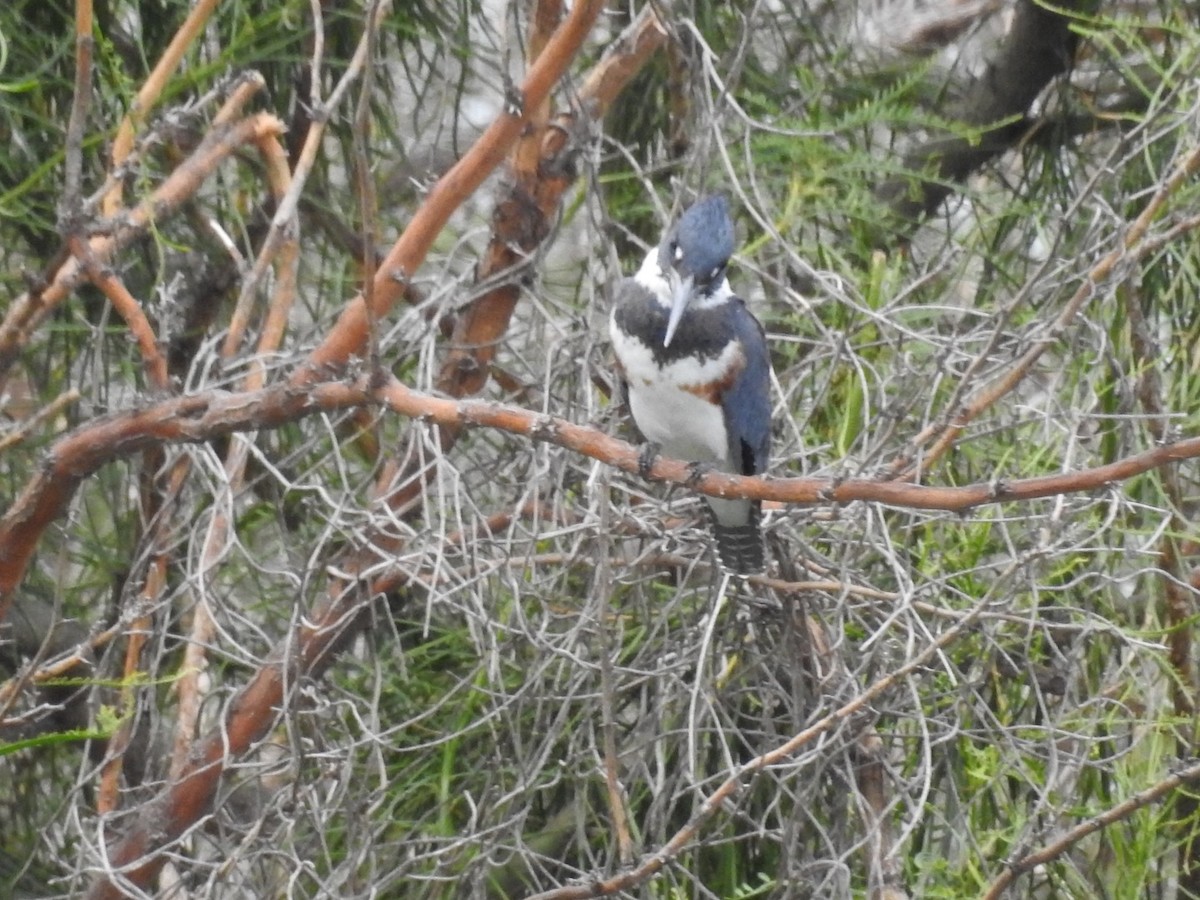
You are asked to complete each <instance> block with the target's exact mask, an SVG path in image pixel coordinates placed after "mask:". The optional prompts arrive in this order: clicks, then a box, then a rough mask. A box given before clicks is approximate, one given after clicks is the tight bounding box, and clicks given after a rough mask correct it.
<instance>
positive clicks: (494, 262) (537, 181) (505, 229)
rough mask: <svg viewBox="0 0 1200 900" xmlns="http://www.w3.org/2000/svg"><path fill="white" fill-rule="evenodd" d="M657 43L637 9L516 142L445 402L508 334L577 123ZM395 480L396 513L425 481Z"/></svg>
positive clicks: (477, 381) (458, 333)
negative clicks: (569, 98)
mask: <svg viewBox="0 0 1200 900" xmlns="http://www.w3.org/2000/svg"><path fill="white" fill-rule="evenodd" d="M543 24H544V23H543ZM535 30H536V29H535ZM665 39H666V32H665V30H664V29H663V27H662V25H661V23H660V22H659V21H658V18H657V17H656V15H655V13H654V10H653V8H652V7H649V6H647V7H645V8H644V9H643V10H642V13H641V14H640V15H639V16H638V18H637V19H636V20H635V21H634V22H633V23H631V24H630V26H629V27H628V28H626V29H625V31H624V32H622V34H621V35H620V37H618V38H617V40H616V41H614V42H613V44H612V45H611V46H609V47H608V49H607V50H606V51H605V53H604V55H603V56H602V57H601V59H600V61H599V62H598V63H597V64H596V65H595V66H594V67H593V68H592V70H591V71H590V72H589V73H588V75H587V76H586V78H585V79H584V82H583V86H582V88H581V89H580V92H579V96H578V98H577V110H576V111H573V112H569V113H562V114H560V115H558V116H557V117H555V119H554V121H553V122H552V123H547V122H545V121H542V122H541V124H540V126H539V127H536V128H531V130H530V131H529V132H528V134H527V135H526V136H525V137H523V138H522V140H521V141H520V142H519V143H518V144H517V146H516V149H515V150H514V154H513V163H512V170H513V172H512V175H513V184H512V187H511V188H510V190H509V191H508V192H507V194H506V196H505V197H504V198H503V199H502V200H501V201H500V202H499V203H498V204H497V205H496V209H495V211H494V213H493V215H492V239H491V241H490V242H489V244H488V247H487V250H486V251H485V253H484V257H483V260H482V261H481V262H480V265H479V269H478V279H477V280H479V281H485V280H491V279H498V277H500V279H499V284H497V285H496V287H494V288H492V289H491V290H489V291H487V292H486V293H484V294H482V295H481V296H479V297H477V298H476V299H475V300H474V301H473V302H472V303H471V305H470V306H469V307H467V308H466V309H465V310H464V311H463V312H462V314H461V315H459V316H458V319H457V320H456V322H455V327H454V332H453V335H452V337H451V342H450V351H449V352H448V353H447V354H446V357H445V359H444V360H443V362H442V366H441V369H440V371H439V374H438V379H437V387H438V390H440V391H442V392H443V393H446V394H448V395H450V396H451V397H466V396H471V395H473V394H477V393H479V392H480V391H482V390H483V388H484V386H485V385H486V384H487V380H488V376H489V373H490V372H491V370H492V362H493V360H494V358H495V355H496V350H497V348H498V346H499V344H500V341H501V340H502V339H503V337H504V335H505V334H506V333H507V332H508V327H509V323H510V322H511V321H512V316H513V313H514V311H515V310H516V306H517V300H518V298H519V294H520V288H519V286H518V284H517V283H516V276H515V274H513V273H514V272H515V271H516V268H517V267H518V266H520V265H521V264H522V263H523V262H524V261H525V260H526V259H528V257H529V255H530V254H532V253H533V252H534V251H535V250H536V249H537V247H538V246H539V245H540V244H541V242H542V241H543V240H544V239H545V237H546V236H547V235H548V234H549V232H550V223H551V222H553V221H554V218H555V217H556V215H557V210H558V207H559V204H560V203H561V202H562V195H563V193H564V192H565V191H566V190H567V188H568V187H570V185H571V184H572V183H573V181H574V174H573V169H574V166H573V161H572V157H573V155H574V150H573V148H572V147H570V145H569V142H570V140H571V136H572V135H573V134H575V133H577V132H578V131H579V129H580V128H581V127H582V126H583V124H584V123H585V122H587V121H598V120H599V119H600V118H602V117H603V116H604V114H605V113H606V112H607V111H608V109H609V108H610V107H611V105H612V102H613V100H615V99H616V97H617V95H618V94H619V93H620V92H621V89H622V88H623V87H624V86H625V85H626V84H628V82H629V79H630V78H632V77H633V75H634V74H636V73H637V72H638V71H639V70H640V69H641V68H642V66H644V65H645V64H646V61H647V60H648V59H649V58H650V57H651V56H652V55H653V54H654V53H655V51H657V50H658V48H659V47H661V46H662V44H663V42H664V41H665ZM505 272H509V273H510V277H509V278H507V279H503V278H502V275H503V273H505ZM457 436H458V432H457V430H456V429H454V428H446V429H443V430H442V433H441V435H440V440H441V443H442V448H443V450H446V449H449V448H450V447H451V446H453V444H454V441H455V440H456V439H457ZM385 475H386V476H387V477H386V480H384V479H381V491H382V490H384V489H385V487H386V484H389V483H391V482H392V480H393V473H392V472H391V471H390V470H389V471H387V472H385ZM396 480H398V481H399V487H397V488H395V489H393V490H392V491H391V492H390V493H389V494H388V496H387V503H388V504H389V505H390V506H391V507H392V509H393V510H395V511H396V512H397V513H401V512H403V511H404V510H405V509H407V508H408V506H409V505H410V504H412V503H414V502H415V501H416V499H417V498H418V497H419V496H420V495H421V491H422V490H424V485H425V482H424V478H423V477H422V474H421V473H419V472H413V471H409V472H406V473H404V475H403V476H402V477H400V478H399V479H396Z"/></svg>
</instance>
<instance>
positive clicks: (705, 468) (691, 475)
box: [684, 462, 713, 488]
mask: <svg viewBox="0 0 1200 900" xmlns="http://www.w3.org/2000/svg"><path fill="white" fill-rule="evenodd" d="M711 471H713V467H712V464H711V463H706V462H690V463H688V477H687V481H685V482H684V484H686V485H687V486H688V487H690V488H694V487H695V486H696V485H698V484H699V483H700V479H701V478H703V477H704V476H705V475H707V474H708V473H709V472H711Z"/></svg>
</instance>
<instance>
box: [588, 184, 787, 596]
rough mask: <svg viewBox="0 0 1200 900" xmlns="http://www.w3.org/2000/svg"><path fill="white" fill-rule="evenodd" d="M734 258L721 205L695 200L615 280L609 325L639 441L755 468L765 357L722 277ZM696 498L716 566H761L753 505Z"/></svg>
mask: <svg viewBox="0 0 1200 900" xmlns="http://www.w3.org/2000/svg"><path fill="white" fill-rule="evenodd" d="M732 254H733V221H732V219H730V216H729V204H728V202H727V201H726V199H725V198H724V197H723V196H721V195H712V196H709V197H705V198H703V199H701V200H698V201H697V202H696V203H695V204H694V205H693V206H692V207H690V208H689V209H688V210H687V211H686V212H685V213H684V214H683V215H682V216H681V217H680V219H679V221H678V222H677V223H676V224H675V226H674V227H673V228H671V229H670V230H668V231H667V233H666V234H665V235H664V236H663V239H662V243H661V244H659V245H658V246H657V247H656V248H654V249H653V250H651V251H650V253H649V254H647V256H646V259H645V262H643V263H642V267H641V268H640V269H639V270H638V272H637V274H636V275H634V276H633V277H632V278H623V279H622V280H621V281H620V282H619V284H618V285H617V289H616V298H615V302H614V304H613V310H612V316H611V317H610V319H609V325H608V327H609V334H610V336H611V337H612V345H613V351H614V353H615V354H616V358H617V368H618V371H619V374H620V377H621V381H622V388H623V393H624V394H625V396H626V398H627V399H628V403H629V410H630V412H631V413H632V414H633V420H634V422H635V423H636V424H637V427H638V429H639V430H640V431H641V433H642V435H643V437H645V439H646V440H647V441H649V442H650V443H651V444H657V445H658V446H659V447H661V448H662V450H663V451H664V452H665V453H666V454H667V455H668V456H673V457H676V458H677V459H686V460H692V461H694V462H697V463H708V464H712V465H713V466H714V467H716V468H718V469H720V470H722V471H725V472H732V473H734V474H738V475H758V474H760V473H762V472H763V471H764V470H765V469H766V468H767V456H768V453H769V451H770V443H771V397H770V380H771V363H770V360H769V359H768V356H767V340H766V335H765V334H764V333H763V328H762V325H760V324H759V322H758V320H757V319H755V318H754V316H753V315H751V313H750V311H749V310H748V309H746V304H745V303H744V302H743V301H742V299H741V298H740V297H738V296H737V295H735V294H734V293H733V291H732V290H730V288H729V282H728V281H726V280H725V267H726V265H727V264H728V263H729V257H730V256H731V255H732ZM705 499H706V500H707V501H708V505H709V509H710V510H711V513H712V522H713V533H714V535H715V536H716V543H717V558H718V559H719V560H720V562H721V564H722V565H723V566H724V567H725V568H726V569H729V570H731V571H733V572H735V573H738V574H752V573H757V572H762V571H763V568H764V566H763V543H762V532H761V529H760V526H759V517H760V512H761V504H760V503H759V502H757V501H751V500H723V499H720V498H717V497H706V498H705Z"/></svg>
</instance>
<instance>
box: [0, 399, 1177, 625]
mask: <svg viewBox="0 0 1200 900" xmlns="http://www.w3.org/2000/svg"><path fill="white" fill-rule="evenodd" d="M375 404H379V405H383V406H385V407H387V408H389V409H391V410H392V412H394V413H397V414H398V415H402V416H406V417H409V418H413V419H420V420H423V421H426V422H430V423H432V424H435V425H438V426H442V427H449V428H494V429H497V430H499V431H506V432H509V433H510V434H516V435H521V436H524V437H527V438H530V439H532V440H535V441H545V442H546V443H550V444H555V445H557V446H560V447H563V448H565V449H567V450H572V451H574V452H577V453H581V454H583V455H585V456H588V457H591V458H592V459H596V460H599V461H600V462H603V463H606V464H608V465H611V466H614V467H615V468H618V469H620V470H622V471H623V472H626V473H628V474H631V475H634V474H638V473H639V471H640V463H639V459H640V457H641V448H639V447H637V446H635V445H633V444H630V443H628V442H626V441H622V440H620V439H618V438H615V437H612V436H610V435H608V434H606V433H604V432H602V431H600V430H599V429H596V428H592V427H590V426H587V425H579V424H576V423H574V422H569V421H567V420H566V419H560V418H558V417H556V416H548V415H543V414H540V413H535V412H532V411H530V410H527V409H522V408H521V407H517V406H509V405H505V404H501V403H489V402H484V401H479V400H451V399H448V398H445V397H437V396H434V395H432V394H426V393H422V392H421V391H416V390H413V389H412V388H409V387H406V386H405V385H402V384H400V383H399V382H398V381H395V380H394V379H392V380H389V381H387V382H386V383H384V384H383V385H381V386H379V387H372V379H371V378H369V377H368V378H360V379H358V380H356V381H354V382H351V383H345V382H323V383H319V384H312V385H308V386H306V387H294V386H292V385H278V386H275V387H271V388H266V389H264V390H260V391H247V392H244V393H237V394H231V393H227V392H224V391H211V392H208V393H204V394H198V395H195V396H190V397H179V398H173V399H170V400H164V401H162V402H160V403H156V404H152V405H150V406H147V407H145V408H142V409H138V410H132V411H129V412H125V413H119V414H116V415H113V416H106V417H104V418H101V419H98V420H95V421H93V422H91V423H89V424H87V425H84V426H81V427H80V428H78V429H76V430H75V431H74V432H72V433H71V434H69V435H67V436H66V437H64V438H61V439H60V440H58V441H57V442H56V443H55V444H54V445H53V447H52V448H51V449H50V452H49V454H48V457H47V462H46V465H44V466H43V467H42V471H41V472H39V473H38V474H37V475H35V476H34V477H33V478H32V479H30V481H29V482H28V483H27V484H26V486H25V488H24V490H22V491H21V494H20V495H19V496H18V498H17V500H16V502H15V503H14V504H13V506H12V507H11V508H10V509H9V511H8V512H7V513H6V514H5V515H4V517H3V518H0V547H5V548H7V550H8V552H7V554H6V555H5V556H4V557H3V558H0V614H2V613H4V612H6V611H7V608H8V602H10V601H11V598H12V592H13V590H15V588H16V586H17V584H18V583H19V582H20V579H21V576H22V575H23V574H24V571H25V567H26V565H28V562H29V559H30V557H31V555H32V552H33V548H34V546H35V545H36V543H37V539H38V537H39V536H40V534H41V532H42V531H43V530H44V529H45V528H46V527H47V526H48V525H49V524H50V523H51V522H53V521H54V520H55V519H56V518H57V517H58V516H59V515H60V514H61V511H62V509H63V508H65V505H66V503H67V502H68V501H69V500H70V498H71V496H72V495H73V493H74V491H75V488H76V487H77V486H78V485H79V484H80V483H81V482H82V481H83V479H84V478H86V477H87V476H89V475H91V474H92V473H93V472H95V471H96V470H97V469H99V468H100V467H101V466H103V465H105V464H107V463H109V462H112V461H113V460H115V459H119V458H121V457H123V456H125V455H127V454H129V453H134V452H138V451H141V450H144V449H146V448H148V447H153V446H159V445H166V444H179V443H199V442H201V441H208V440H212V439H214V438H217V437H221V436H223V435H227V434H231V433H233V432H237V431H249V430H251V429H269V428H278V427H279V426H281V425H284V424H287V423H289V422H295V421H299V420H300V419H302V418H304V417H306V416H309V415H312V414H314V413H319V412H334V411H338V410H346V409H352V408H355V407H360V406H368V405H375ZM1198 456H1200V438H1188V439H1185V440H1181V441H1177V442H1175V443H1171V444H1165V445H1163V446H1159V447H1154V448H1153V449H1151V450H1147V451H1145V452H1143V453H1139V454H1136V455H1134V456H1130V457H1126V458H1125V459H1121V460H1118V461H1116V462H1113V463H1109V464H1108V465H1104V466H1097V467H1095V468H1092V469H1083V470H1081V471H1078V472H1066V473H1062V474H1058V475H1043V476H1039V477H1036V478H1022V479H1018V480H1015V481H1009V482H1006V481H999V480H998V481H994V482H988V483H978V484H972V485H965V486H962V487H935V486H929V485H923V484H908V483H903V482H895V481H874V480H870V479H847V480H841V479H832V478H782V479H772V478H765V477H749V476H744V475H728V474H726V473H723V472H713V471H709V472H699V473H698V472H697V471H696V467H695V465H694V464H692V463H689V462H684V461H682V460H674V459H667V458H665V457H659V458H658V459H656V460H655V461H654V464H653V465H652V466H651V467H650V468H649V470H648V472H647V474H648V475H649V477H650V478H651V479H653V480H655V481H665V482H671V483H674V484H681V485H686V486H688V487H690V488H692V489H694V490H696V491H697V492H699V493H702V494H707V495H710V496H714V497H730V498H749V499H756V500H776V501H779V502H781V503H808V504H828V503H849V502H852V501H856V500H860V501H867V502H875V503H884V504H887V505H889V506H898V507H908V508H910V509H935V510H945V511H948V512H964V511H966V510H968V509H972V508H973V507H976V506H983V505H985V504H990V503H1011V502H1019V501H1028V500H1036V499H1039V498H1042V497H1052V496H1056V495H1059V494H1070V493H1079V492H1084V491H1094V490H1101V489H1105V488H1108V487H1110V486H1112V485H1113V484H1116V483H1119V482H1121V481H1125V480H1128V479H1130V478H1132V477H1134V476H1135V475H1140V474H1142V473H1143V472H1148V471H1150V470H1152V469H1157V468H1159V467H1160V466H1166V465H1173V464H1175V463H1179V462H1182V461H1183V460H1187V459H1194V458H1196V457H1198ZM0 618H2V615H0Z"/></svg>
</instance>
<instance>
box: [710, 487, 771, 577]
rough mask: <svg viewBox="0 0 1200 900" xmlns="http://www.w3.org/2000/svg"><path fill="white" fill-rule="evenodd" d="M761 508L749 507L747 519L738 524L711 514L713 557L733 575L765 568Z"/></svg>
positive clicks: (753, 572)
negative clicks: (714, 555)
mask: <svg viewBox="0 0 1200 900" xmlns="http://www.w3.org/2000/svg"><path fill="white" fill-rule="evenodd" d="M761 512H762V508H761V506H760V505H759V504H758V503H755V504H753V505H752V506H751V507H750V521H748V522H746V523H745V524H742V525H729V524H723V523H722V522H721V521H720V520H719V519H718V518H717V516H716V515H715V514H714V515H713V517H712V528H713V535H714V536H715V537H716V539H717V560H718V561H719V562H720V563H721V566H722V567H723V568H724V569H727V570H728V571H729V572H731V573H733V574H734V575H759V574H761V573H762V572H763V571H764V570H765V569H766V563H765V559H764V556H763V538H762V528H761V527H760V524H759V519H760V518H761Z"/></svg>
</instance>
